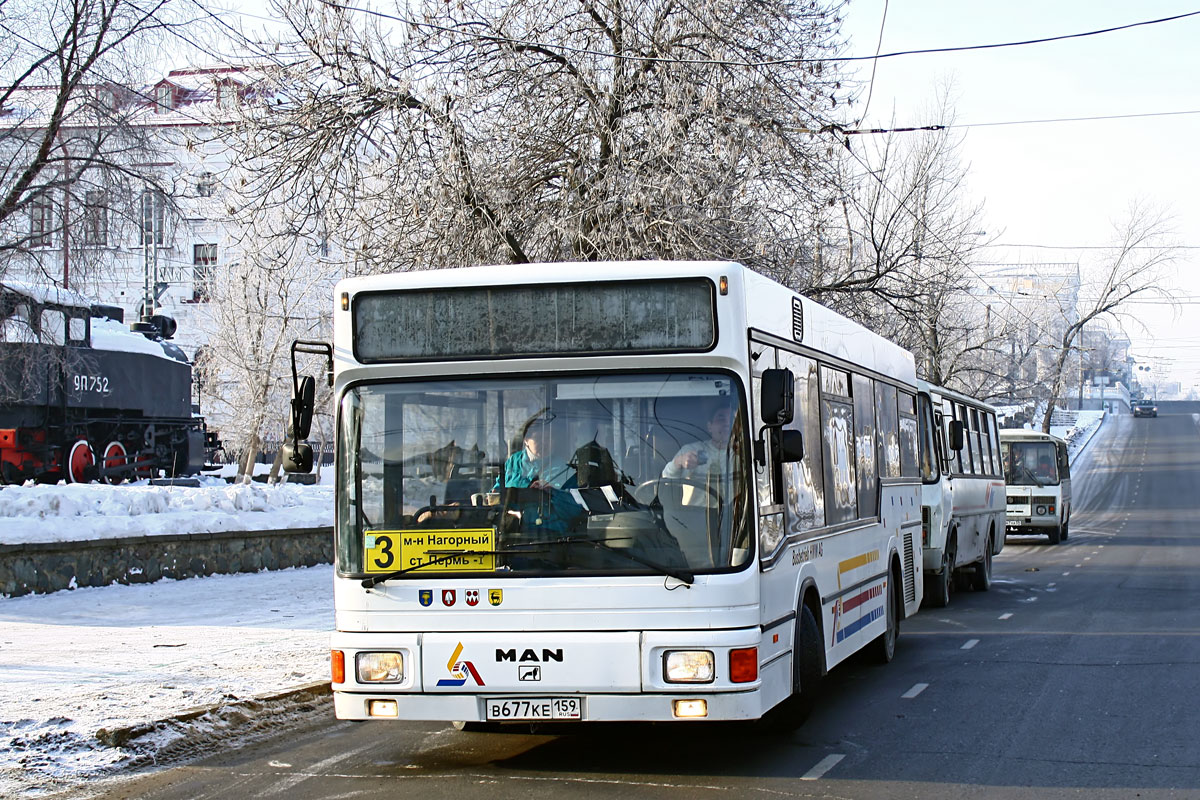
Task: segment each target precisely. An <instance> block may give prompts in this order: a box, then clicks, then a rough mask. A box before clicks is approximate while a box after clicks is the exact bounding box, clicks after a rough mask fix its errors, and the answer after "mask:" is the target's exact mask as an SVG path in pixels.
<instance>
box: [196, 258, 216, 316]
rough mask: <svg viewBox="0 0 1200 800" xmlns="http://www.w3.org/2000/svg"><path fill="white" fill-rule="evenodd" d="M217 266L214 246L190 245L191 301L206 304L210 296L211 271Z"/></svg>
mask: <svg viewBox="0 0 1200 800" xmlns="http://www.w3.org/2000/svg"><path fill="white" fill-rule="evenodd" d="M216 266H217V246H216V245H215V244H194V245H192V301H193V302H196V303H205V302H208V299H209V297H211V296H212V281H213V271H214V270H215V268H216Z"/></svg>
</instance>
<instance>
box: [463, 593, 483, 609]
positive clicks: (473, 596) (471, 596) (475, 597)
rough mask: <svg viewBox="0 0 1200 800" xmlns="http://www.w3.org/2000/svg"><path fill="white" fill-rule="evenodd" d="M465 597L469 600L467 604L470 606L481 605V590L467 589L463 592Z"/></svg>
mask: <svg viewBox="0 0 1200 800" xmlns="http://www.w3.org/2000/svg"><path fill="white" fill-rule="evenodd" d="M463 599H464V600H466V601H467V605H469V606H477V605H479V590H478V589H467V590H465V591H464V592H463Z"/></svg>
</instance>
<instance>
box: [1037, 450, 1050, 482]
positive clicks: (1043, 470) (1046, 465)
mask: <svg viewBox="0 0 1200 800" xmlns="http://www.w3.org/2000/svg"><path fill="white" fill-rule="evenodd" d="M1034 475H1035V476H1036V477H1037V479H1038V480H1041V481H1052V480H1054V462H1053V461H1051V460H1050V456H1048V455H1046V454H1045V453H1043V454H1042V455H1041V457H1040V458H1038V465H1037V469H1036V470H1035V471H1034Z"/></svg>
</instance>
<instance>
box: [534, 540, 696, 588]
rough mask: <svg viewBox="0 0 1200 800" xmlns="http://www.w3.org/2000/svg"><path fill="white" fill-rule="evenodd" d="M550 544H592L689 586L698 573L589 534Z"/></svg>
mask: <svg viewBox="0 0 1200 800" xmlns="http://www.w3.org/2000/svg"><path fill="white" fill-rule="evenodd" d="M549 544H590V545H591V546H592V547H595V548H597V549H599V550H603V551H605V552H606V553H615V554H616V555H619V556H624V557H625V558H627V559H629V560H630V561H635V562H637V563H638V564H641V565H642V566H643V567H649V568H650V569H653V570H657V571H658V572H661V573H662V574H664V575H669V576H670V577H672V578H675V579H676V580H679V581H683V582H684V583H686V584H687V585H688V586H691V585H692V584H693V583H695V582H696V575H695V574H694V573H692V572H689V571H687V570H683V569H675V568H674V567H664V566H663V565H662V564H658V563H656V562H654V561H651V560H649V559H647V558H642V557H641V556H635V555H634V554H633V553H630V552H628V551H627V550H625V549H624V548H622V547H613V546H612V545H611V544H609V543H608V541H607V540H605V539H592V538H589V537H587V536H565V537H563V538H561V539H551V540H550V542H549Z"/></svg>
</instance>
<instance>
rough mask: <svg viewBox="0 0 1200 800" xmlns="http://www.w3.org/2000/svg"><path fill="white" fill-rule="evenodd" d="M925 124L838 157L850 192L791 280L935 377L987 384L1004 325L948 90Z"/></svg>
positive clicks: (964, 386) (979, 386)
mask: <svg viewBox="0 0 1200 800" xmlns="http://www.w3.org/2000/svg"><path fill="white" fill-rule="evenodd" d="M928 123H929V125H930V126H931V127H933V128H934V130H931V131H927V132H922V133H915V134H914V133H892V134H887V135H884V136H881V137H880V138H878V139H868V140H865V141H863V142H858V143H854V150H850V151H842V152H841V153H839V154H838V155H837V156H836V158H837V163H838V166H839V175H840V183H841V184H842V185H843V187H844V189H843V192H842V194H841V195H840V197H839V198H838V200H837V202H836V203H835V204H833V205H830V206H828V207H827V208H825V209H823V210H821V212H819V213H818V214H817V215H816V224H817V228H816V230H815V231H814V235H813V241H814V242H815V243H816V246H815V247H814V249H813V255H814V257H813V259H812V262H811V264H810V265H808V268H807V270H806V271H802V272H799V273H797V274H794V275H790V276H786V279H785V281H786V282H787V283H788V284H789V285H791V286H793V288H796V289H798V290H800V291H805V292H807V293H808V294H810V295H812V296H814V297H816V298H817V299H820V300H822V301H823V302H826V303H828V304H829V305H831V306H834V307H835V308H837V309H839V310H841V311H843V312H844V313H847V314H849V315H851V316H853V317H855V318H857V319H860V320H863V321H864V322H865V324H867V325H868V326H869V327H871V328H872V329H874V330H875V331H877V332H878V333H881V334H883V335H885V336H887V337H888V338H890V339H892V340H893V341H895V342H897V343H898V344H900V345H902V346H904V347H906V348H907V349H909V350H911V351H912V352H913V353H914V355H915V356H916V358H917V363H918V365H919V368H920V372H921V373H922V375H923V376H924V377H925V378H926V379H928V380H930V381H931V382H933V383H937V384H941V385H948V386H952V387H953V388H957V389H960V390H962V391H967V392H969V393H979V392H986V390H987V388H988V387H987V383H988V381H987V380H986V376H987V375H989V374H990V373H991V372H993V370H992V369H991V368H990V367H989V366H988V362H990V361H991V360H992V359H993V357H994V355H995V351H996V348H997V345H998V342H999V341H1000V339H1001V337H1002V335H1003V330H1002V326H1000V325H997V324H993V321H992V319H991V315H990V313H989V312H988V310H987V309H986V306H985V305H984V304H983V303H980V302H979V300H978V298H977V297H976V296H975V294H974V293H973V290H974V288H975V287H977V286H978V283H979V276H978V275H977V274H976V272H975V270H974V269H973V267H972V262H973V260H974V259H975V258H976V257H977V254H978V251H979V248H980V246H981V245H982V244H984V243H985V242H984V240H983V239H982V238H981V237H982V236H983V235H984V233H983V231H982V230H980V229H981V228H982V208H981V206H979V205H977V204H972V203H970V202H968V200H967V198H966V172H967V171H966V168H965V166H964V165H963V164H962V162H961V160H960V158H959V151H960V148H961V143H962V140H961V137H960V136H958V135H957V134H954V133H952V132H951V130H950V128H951V124H952V123H953V109H952V106H951V103H950V100H949V94H948V90H947V89H943V90H942V92H941V93H940V94H939V96H938V97H937V99H936V101H935V103H934V104H933V107H932V114H931V116H930V118H929V120H928Z"/></svg>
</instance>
